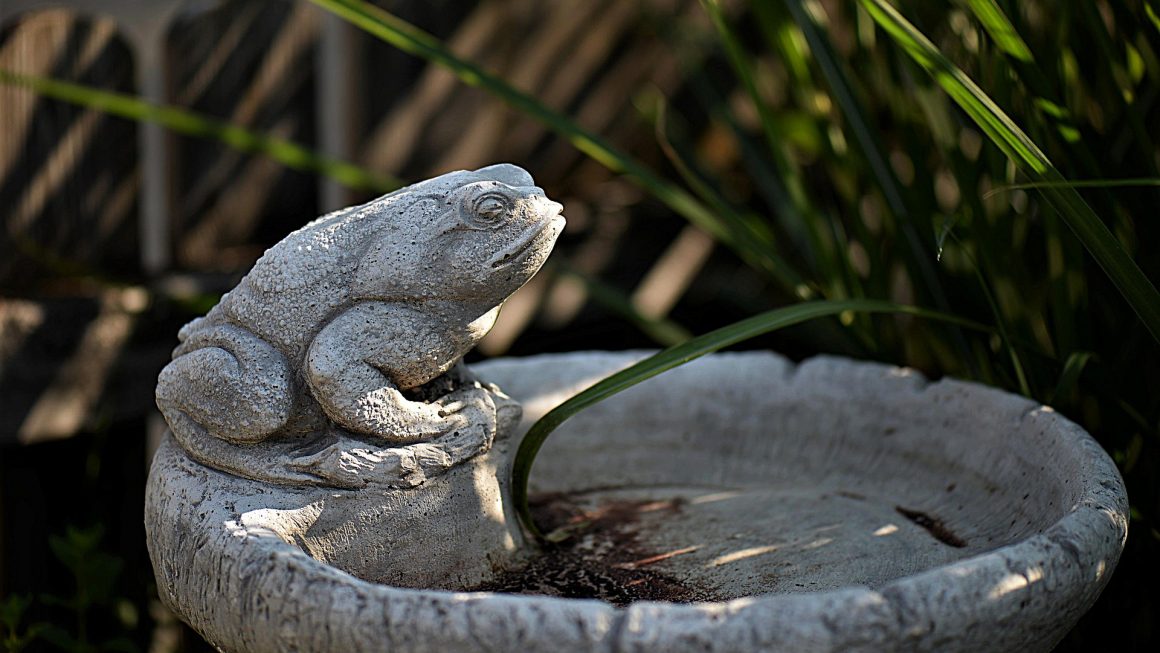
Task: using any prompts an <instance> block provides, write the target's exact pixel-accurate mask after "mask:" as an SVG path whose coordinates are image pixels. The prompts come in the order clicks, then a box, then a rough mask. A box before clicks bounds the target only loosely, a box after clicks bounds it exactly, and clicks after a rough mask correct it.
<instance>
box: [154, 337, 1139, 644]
mask: <svg viewBox="0 0 1160 653" xmlns="http://www.w3.org/2000/svg"><path fill="white" fill-rule="evenodd" d="M642 355H643V354H641V353H632V352H629V353H616V354H607V353H577V354H568V355H553V356H540V357H534V358H530V359H523V360H517V359H512V360H499V361H493V362H489V363H486V364H482V365H479V366H477V367H476V368H475V372H476V373H477V374H478V375H479V376H480V377H481V378H483V379H486V380H487V381H490V382H494V383H497V384H498V385H499V386H500V387H502V388H504V391H505V392H507V393H508V394H509V395H510V396H511V397H514V398H515V399H516V400H518V401H520V402H521V403H522V404H523V406H524V417H523V422H522V426H521V427H520V428H519V429H518V430H517V432H516V434H515V435H514V436H512V437H510V438H500V439H498V440H497V442H496V445H495V446H494V447H493V448H491V449H490V450H488V451H486V452H485V453H483V454H481V455H479V456H477V457H474V458H471V459H470V460H468V461H467V462H465V463H464V464H462V465H459V466H455V467H452V468H450V470H449V471H447V472H445V473H443V474H442V475H439V476H435V477H432V478H429V479H427V480H426V481H425V482H424V483H423V484H422V485H420V486H418V487H411V488H395V489H392V488H389V487H379V486H375V487H366V488H363V489H359V490H351V489H334V488H324V487H317V486H310V485H300V486H285V485H276V484H271V483H265V482H259V481H253V480H247V479H243V478H239V477H237V476H234V475H231V474H226V473H223V472H220V471H215V470H213V469H210V468H208V467H206V466H204V465H202V464H200V463H198V462H196V461H195V460H193V459H191V458H190V457H189V456H188V455H187V454H186V453H185V452H184V451H183V450H182V449H181V447H179V446H177V443H176V442H175V440H174V439H172V438H170V439H168V440H167V441H166V442H165V444H164V445H163V446H162V448H161V449H160V451H159V452H158V455H157V458H156V460H155V461H154V466H153V470H152V472H151V476H150V482H149V488H148V495H147V496H148V498H147V505H146V524H147V531H148V537H149V547H150V552H151V555H152V557H153V562H154V566H155V569H156V572H157V579H158V589H159V592H160V594H161V597H162V599H163V600H164V601H165V602H166V604H167V605H169V606H171V607H172V608H173V609H174V610H175V611H176V612H177V613H178V614H179V615H181V617H182V618H183V619H185V620H187V621H188V622H189V623H190V624H191V625H193V626H194V628H196V629H197V630H198V631H199V632H201V633H202V634H203V635H204V636H205V637H206V638H207V639H208V640H209V641H210V642H212V643H213V644H215V645H217V646H219V647H221V648H222V649H223V650H226V651H287V650H314V651H382V650H390V651H452V650H453V651H614V650H615V651H723V652H724V651H762V650H779V651H862V650H864V651H1048V650H1050V649H1051V648H1052V646H1053V645H1054V644H1055V643H1056V642H1057V641H1058V640H1059V638H1061V637H1062V636H1063V635H1064V634H1065V633H1066V631H1067V629H1068V628H1070V627H1071V625H1073V624H1074V623H1075V621H1076V620H1077V619H1078V618H1079V616H1080V615H1081V614H1083V612H1084V611H1086V610H1087V609H1088V608H1089V607H1090V606H1091V604H1092V603H1093V602H1094V601H1095V599H1096V597H1097V596H1098V594H1099V592H1100V590H1101V589H1102V588H1103V586H1104V585H1105V584H1106V583H1107V581H1108V579H1109V577H1110V575H1111V573H1112V570H1113V569H1114V567H1115V564H1116V562H1117V560H1118V558H1119V555H1120V552H1121V550H1122V548H1123V545H1124V538H1125V537H1126V529H1127V510H1128V506H1127V498H1126V495H1125V493H1124V488H1123V483H1122V481H1121V479H1120V477H1119V474H1118V472H1117V471H1116V468H1115V466H1114V465H1113V464H1112V462H1111V461H1110V460H1109V459H1108V457H1107V456H1106V454H1105V453H1104V452H1103V451H1102V450H1101V449H1100V448H1099V446H1098V445H1097V444H1096V443H1095V442H1094V441H1093V440H1092V439H1091V438H1090V437H1089V436H1088V435H1087V434H1086V433H1084V432H1083V431H1082V430H1081V429H1080V428H1079V427H1077V426H1076V425H1075V424H1073V423H1071V422H1069V421H1068V420H1066V419H1064V418H1063V417H1061V416H1060V415H1058V414H1056V413H1054V412H1052V411H1051V410H1050V409H1048V408H1045V407H1042V406H1037V405H1035V404H1033V403H1031V402H1029V401H1027V400H1025V399H1022V398H1019V397H1016V396H1013V395H1010V394H1006V393H1003V392H1000V391H997V390H994V389H990V388H986V387H983V386H980V385H976V384H971V383H964V382H959V381H953V380H944V381H939V382H936V383H930V382H928V381H926V380H925V379H924V378H922V376H921V375H919V374H917V373H915V372H913V371H910V370H905V369H899V368H893V367H888V366H884V365H879V364H873V363H859V362H853V361H848V360H843V359H838V358H831V357H820V358H815V359H811V360H808V361H805V362H804V363H801V364H799V365H794V364H791V363H790V362H788V361H786V360H785V359H782V358H780V357H778V356H776V355H773V354H768V353H745V354H722V355H715V356H711V357H707V358H705V359H702V360H699V361H696V362H694V363H692V364H690V365H688V366H685V367H682V368H679V369H677V370H674V371H673V372H670V373H667V374H665V375H662V376H661V377H658V378H656V379H653V380H650V381H648V382H646V383H644V384H642V385H640V386H638V387H636V388H633V389H631V390H629V391H628V392H625V393H623V394H621V395H618V396H616V397H614V398H612V399H610V400H608V401H606V402H604V403H601V404H599V405H597V406H595V407H593V408H591V409H589V410H587V411H585V412H583V413H581V414H580V415H578V416H576V417H574V418H573V419H572V420H569V421H568V422H567V423H565V424H564V425H563V426H562V427H561V429H560V431H559V432H557V433H556V434H554V436H553V437H552V438H551V439H550V440H549V441H548V443H547V444H546V445H545V447H544V449H543V451H542V452H541V456H540V459H539V461H538V463H537V466H536V468H535V470H534V473H533V478H532V483H533V491H534V492H572V493H584V494H586V495H589V496H595V497H596V499H597V500H598V499H600V498H601V497H605V498H616V497H619V496H633V497H669V498H671V497H680V498H682V499H683V501H684V503H683V505H684V506H685V508H684V510H685V512H683V513H681V514H679V515H676V516H674V517H673V518H672V519H673V521H674V524H673V525H670V526H666V520H664V519H659V518H658V519H654V521H652V522H650V525H651V526H654V527H655V533H654V535H653V536H652V537H654V539H655V541H653V542H651V544H653V545H654V546H657V547H663V546H669V547H671V548H673V549H676V548H678V547H681V546H684V545H685V544H687V543H689V542H692V543H693V544H696V545H697V548H696V549H695V550H693V551H692V552H690V553H688V554H687V555H680V556H675V557H672V558H671V559H668V560H665V561H663V562H661V563H658V566H657V569H658V571H660V572H664V573H667V574H670V575H673V576H677V575H681V574H683V575H685V576H687V577H689V578H691V579H692V580H693V581H695V582H697V583H698V584H700V585H702V586H704V587H709V588H712V589H713V590H714V591H715V593H716V594H718V595H720V596H722V597H723V600H721V601H718V602H713V603H703V604H692V605H679V604H670V603H656V602H640V603H634V604H632V605H630V606H629V607H627V608H623V609H618V608H614V607H613V606H611V605H609V604H606V603H602V602H598V601H587V600H567V599H558V598H547V597H532V596H515V595H503V594H487V593H463V592H457V591H454V590H455V589H457V588H462V587H467V586H471V585H472V584H474V583H475V582H477V581H479V580H481V579H486V578H488V577H490V576H492V575H493V574H494V573H495V572H496V571H497V570H498V569H500V568H503V567H506V566H511V565H513V564H517V563H518V562H519V561H520V560H521V558H522V557H523V556H524V555H526V551H527V548H526V546H524V542H523V540H522V538H521V536H520V534H519V533H518V531H517V530H516V528H515V527H514V526H513V525H512V521H513V520H512V517H511V507H510V504H509V501H508V499H507V488H506V482H507V481H506V479H507V475H508V471H509V470H508V465H509V464H510V459H509V458H510V455H511V453H512V452H513V451H514V450H515V447H516V446H517V444H518V442H519V438H520V437H521V435H520V434H522V433H523V431H524V430H525V429H526V428H527V426H528V425H529V424H530V423H531V422H532V421H533V420H535V419H536V418H538V417H539V416H541V415H542V414H543V413H544V412H546V411H547V410H548V409H549V408H551V407H552V406H554V405H556V404H558V403H559V402H560V401H562V400H563V399H565V398H566V397H568V396H570V395H572V394H574V393H575V392H576V391H578V390H579V389H581V388H583V387H586V386H587V385H589V384H591V383H592V382H594V381H596V380H598V379H599V378H601V377H603V376H605V375H607V374H609V373H611V372H612V371H614V370H616V369H620V368H623V367H624V366H626V365H628V364H630V363H631V362H632V361H634V360H637V359H639V358H640V357H641V356H642ZM666 529H667V530H666ZM682 538H683V539H682Z"/></svg>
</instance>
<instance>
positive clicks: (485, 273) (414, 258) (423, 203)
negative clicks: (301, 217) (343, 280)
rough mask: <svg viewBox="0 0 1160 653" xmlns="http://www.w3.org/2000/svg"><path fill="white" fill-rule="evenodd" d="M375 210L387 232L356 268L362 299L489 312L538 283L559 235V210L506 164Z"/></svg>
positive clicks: (421, 189)
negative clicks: (442, 304) (441, 303)
mask: <svg viewBox="0 0 1160 653" xmlns="http://www.w3.org/2000/svg"><path fill="white" fill-rule="evenodd" d="M378 202H379V203H380V204H381V205H379V206H375V207H374V212H375V213H380V214H381V215H382V222H383V223H385V225H386V226H385V227H384V228H383V229H381V230H380V231H379V232H378V233H377V235H376V237H375V238H374V239H373V242H372V243H371V244H370V245H369V247H368V249H367V251H366V252H365V254H364V256H363V257H362V260H361V261H360V263H359V268H358V272H357V274H356V280H355V288H354V291H355V296H356V297H360V298H373V299H394V300H448V301H455V302H460V303H464V304H471V305H473V306H477V307H479V308H481V309H483V310H486V309H488V308H491V307H493V306H497V305H498V304H500V303H502V302H503V301H504V300H505V299H507V298H508V297H509V296H510V295H511V294H512V293H514V292H515V291H516V290H518V289H519V288H520V287H521V286H523V285H524V284H525V283H527V282H528V280H529V279H531V278H532V276H533V275H535V273H536V272H537V271H538V270H539V269H540V266H542V265H543V264H544V261H545V260H547V258H548V254H550V253H551V251H552V246H553V245H554V244H555V242H556V238H557V237H558V236H559V235H560V232H561V231H563V229H564V216H563V215H561V213H560V211H561V209H562V208H563V207H562V206H561V205H560V204H559V203H557V202H553V201H552V200H549V199H548V198H547V197H546V196H545V195H544V191H543V190H542V189H541V188H539V187H537V186H536V185H535V183H534V182H533V180H532V177H531V175H529V174H528V173H527V172H526V171H524V170H522V169H521V168H519V167H517V166H514V165H510V164H499V165H494V166H489V167H486V168H481V169H479V170H474V171H457V172H452V173H447V174H445V175H442V176H440V177H436V178H434V179H431V180H428V181H426V182H422V183H420V184H416V185H414V186H410V187H408V188H406V189H403V190H402V191H397V192H396V193H393V194H391V195H388V196H385V197H384V198H381V200H379V201H378Z"/></svg>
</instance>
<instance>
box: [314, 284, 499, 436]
mask: <svg viewBox="0 0 1160 653" xmlns="http://www.w3.org/2000/svg"><path fill="white" fill-rule="evenodd" d="M460 354H461V352H458V351H457V350H456V346H455V343H454V342H453V341H452V340H451V339H449V338H447V337H445V336H443V335H442V334H441V333H439V330H438V328H433V327H432V325H431V318H430V317H429V316H426V315H424V314H422V313H420V312H419V311H416V310H413V309H410V308H408V307H405V306H401V305H398V304H390V303H386V302H365V303H362V304H358V305H355V306H353V307H351V308H349V309H347V310H346V311H345V312H343V313H341V314H340V315H338V316H337V317H335V318H334V319H333V320H332V321H331V322H330V323H329V324H327V325H326V326H325V327H323V329H322V330H321V331H319V333H318V335H317V336H315V338H314V341H313V342H312V343H311V344H310V348H309V350H308V351H307V354H306V361H305V366H304V373H305V376H306V381H307V385H308V386H309V387H310V391H311V393H312V394H313V395H314V398H315V399H316V400H317V401H318V403H319V405H320V406H321V407H322V409H323V411H324V412H325V413H326V415H327V416H328V417H330V419H332V420H334V422H335V423H336V424H338V425H339V426H341V427H343V428H345V429H347V430H349V431H353V432H355V433H363V434H367V435H372V436H375V437H378V438H382V439H384V440H388V441H391V442H396V443H408V442H418V441H422V440H428V439H431V438H434V437H437V436H440V435H443V434H445V433H450V432H452V431H455V430H457V429H463V428H465V427H466V426H467V425H468V424H469V420H468V419H467V417H465V416H464V415H463V414H462V413H463V412H464V410H465V409H466V408H468V407H469V406H475V405H476V404H479V403H480V401H479V398H478V397H474V396H473V394H479V393H463V392H459V391H457V392H453V393H451V394H449V395H447V396H446V397H444V398H443V399H441V400H440V401H437V402H433V403H425V402H420V401H411V400H410V399H408V398H406V397H405V396H404V395H403V393H402V391H401V388H402V387H413V386H416V385H420V384H422V383H425V382H427V381H429V380H430V379H432V378H434V377H436V376H438V375H440V374H442V373H444V372H446V371H447V370H448V369H449V368H450V367H451V366H452V365H453V364H454V362H455V360H456V359H457V358H458V357H459V355H460ZM478 407H480V408H482V407H483V406H478Z"/></svg>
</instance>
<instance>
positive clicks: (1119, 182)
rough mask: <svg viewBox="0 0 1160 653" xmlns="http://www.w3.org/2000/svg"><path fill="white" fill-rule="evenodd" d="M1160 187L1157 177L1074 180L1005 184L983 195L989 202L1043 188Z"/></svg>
mask: <svg viewBox="0 0 1160 653" xmlns="http://www.w3.org/2000/svg"><path fill="white" fill-rule="evenodd" d="M1148 186H1160V179H1157V178H1156V177H1133V178H1130V179H1074V180H1066V181H1030V182H1027V183H1023V184H1004V185H1002V186H996V187H994V188H992V189H991V190H989V191H987V192H986V193H983V199H984V200H989V199H991V198H992V197H994V196H996V195H998V194H999V193H1009V192H1011V191H1013V190H1030V189H1042V188H1142V187H1148Z"/></svg>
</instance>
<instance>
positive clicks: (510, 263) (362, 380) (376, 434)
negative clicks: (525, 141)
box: [156, 164, 564, 488]
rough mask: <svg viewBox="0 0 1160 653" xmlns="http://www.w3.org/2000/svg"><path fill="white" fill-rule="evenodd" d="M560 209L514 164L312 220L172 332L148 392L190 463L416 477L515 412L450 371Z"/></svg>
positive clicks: (400, 482)
mask: <svg viewBox="0 0 1160 653" xmlns="http://www.w3.org/2000/svg"><path fill="white" fill-rule="evenodd" d="M561 208H562V207H561V206H560V205H559V204H557V203H556V202H553V201H551V200H549V199H548V198H547V197H545V196H544V192H543V190H541V189H540V188H538V187H536V186H535V183H534V182H533V181H532V177H531V176H530V175H529V174H528V173H527V172H525V171H524V170H522V169H520V168H518V167H516V166H513V165H509V164H498V165H493V166H489V167H486V168H481V169H479V170H476V171H457V172H450V173H447V174H445V175H441V176H439V177H436V178H434V179H430V180H427V181H424V182H420V183H417V184H414V185H412V186H408V187H406V188H403V189H400V190H398V191H395V192H393V193H390V194H388V195H385V196H383V197H380V198H378V199H376V200H373V201H371V202H368V203H366V204H363V205H362V206H356V207H351V208H348V209H343V210H340V211H336V212H334V213H331V214H329V215H325V216H323V217H321V218H318V219H317V220H315V221H314V222H311V223H310V224H308V225H306V226H304V227H302V228H301V229H299V230H298V231H295V232H294V233H292V234H290V235H289V236H287V237H286V238H285V239H283V240H282V241H281V242H279V243H278V244H276V245H274V246H273V247H271V248H270V249H269V250H267V251H266V253H265V254H264V255H263V256H262V257H261V258H260V259H259V260H258V262H257V263H256V264H255V265H254V267H253V269H252V270H251V271H250V272H249V274H247V275H246V276H245V277H244V278H243V279H242V281H241V282H240V283H239V284H238V286H237V287H236V288H234V289H233V290H232V291H230V292H229V293H227V294H226V295H225V296H224V297H222V299H221V301H220V302H219V303H218V304H217V306H215V307H214V308H213V309H212V310H210V312H209V313H208V314H207V315H206V316H205V317H202V318H198V319H196V320H194V321H193V322H190V323H189V324H187V325H186V326H185V327H183V328H182V329H181V332H180V333H179V334H178V339H179V340H180V341H181V342H180V344H179V345H178V346H177V348H176V349H175V350H174V352H173V360H172V362H170V363H169V365H168V366H166V367H165V369H164V370H162V372H161V375H160V378H159V379H158V383H157V392H156V396H157V404H158V406H159V407H160V408H161V411H162V413H163V414H164V415H165V419H166V421H167V422H168V423H169V426H170V428H171V429H172V431H173V434H174V436H175V437H176V438H177V440H178V442H180V443H181V445H182V446H183V447H184V448H185V449H186V451H188V452H189V454H190V455H191V456H193V457H194V459H196V460H199V461H201V462H203V463H205V464H207V465H209V466H211V467H214V468H216V469H223V470H226V471H229V472H231V473H234V474H237V475H240V476H245V477H247V478H252V479H257V480H267V481H272V482H277V483H287V484H299V485H301V484H313V485H321V486H332V487H345V488H357V487H363V486H368V485H377V486H394V487H413V486H416V485H419V484H421V483H423V482H424V480H426V478H428V477H429V476H431V475H434V474H439V473H442V472H443V471H445V470H446V469H449V468H450V467H452V466H454V465H456V464H458V463H459V462H461V461H463V460H465V459H467V458H470V457H472V456H474V455H477V454H479V453H480V452H482V451H486V450H487V448H488V447H490V446H491V442H492V439H493V438H494V437H495V434H496V432H497V431H503V430H504V429H505V428H506V427H508V426H510V424H511V423H512V422H514V420H515V419H516V417H517V415H518V406H516V405H515V404H514V403H513V402H511V401H510V400H508V399H507V398H506V397H505V396H504V395H503V394H502V393H501V392H499V391H498V389H497V388H495V387H493V386H486V385H484V384H481V383H479V382H478V381H476V380H475V379H474V378H473V377H471V375H470V374H469V373H467V372H466V369H465V368H463V367H462V366H457V363H458V362H459V361H460V360H461V359H462V357H463V355H464V354H465V353H467V351H469V350H470V349H471V348H472V347H474V346H475V344H476V343H477V342H478V341H479V339H480V338H482V337H483V335H484V334H485V333H487V331H488V329H490V328H491V326H492V324H493V323H494V321H495V316H496V315H497V313H498V310H499V306H500V304H501V303H502V302H503V301H504V300H505V299H507V298H508V297H509V296H510V295H511V294H512V293H514V292H515V291H516V290H518V289H519V288H520V287H521V286H522V285H524V284H525V283H526V282H527V281H528V280H529V279H530V278H531V277H532V275H534V274H535V273H536V271H538V270H539V269H540V266H541V265H542V264H543V263H544V261H545V260H546V259H547V257H548V254H549V253H550V252H551V250H552V245H553V244H554V243H555V241H556V237H557V236H559V234H560V232H561V230H562V229H563V228H564V218H563V216H562V215H560V210H561Z"/></svg>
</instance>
